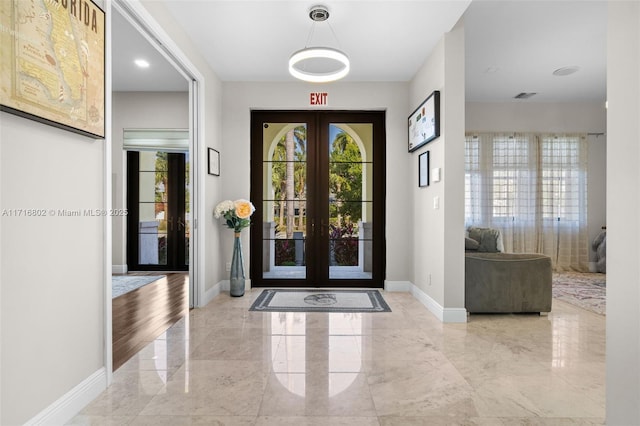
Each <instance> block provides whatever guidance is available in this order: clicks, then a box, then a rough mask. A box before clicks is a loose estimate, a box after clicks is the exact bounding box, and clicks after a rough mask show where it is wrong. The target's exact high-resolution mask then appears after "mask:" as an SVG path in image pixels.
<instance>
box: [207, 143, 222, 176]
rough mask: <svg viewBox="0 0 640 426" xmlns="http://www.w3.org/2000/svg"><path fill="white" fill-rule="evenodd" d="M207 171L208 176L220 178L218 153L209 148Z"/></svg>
mask: <svg viewBox="0 0 640 426" xmlns="http://www.w3.org/2000/svg"><path fill="white" fill-rule="evenodd" d="M208 171H209V174H210V175H213V176H220V153H219V152H218V151H216V150H215V149H213V148H209V158H208Z"/></svg>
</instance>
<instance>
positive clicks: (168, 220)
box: [167, 216, 173, 231]
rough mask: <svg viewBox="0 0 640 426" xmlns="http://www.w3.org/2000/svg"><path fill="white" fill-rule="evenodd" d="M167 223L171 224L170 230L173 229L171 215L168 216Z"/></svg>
mask: <svg viewBox="0 0 640 426" xmlns="http://www.w3.org/2000/svg"><path fill="white" fill-rule="evenodd" d="M167 223H168V224H169V225H170V226H171V229H170V230H171V231H173V216H170V217H169V218H168V219H167Z"/></svg>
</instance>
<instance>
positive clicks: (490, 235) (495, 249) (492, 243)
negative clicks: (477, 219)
mask: <svg viewBox="0 0 640 426" xmlns="http://www.w3.org/2000/svg"><path fill="white" fill-rule="evenodd" d="M469 238H473V239H474V240H476V241H478V242H479V243H480V246H479V247H478V251H481V252H488V253H499V252H503V251H504V245H503V243H502V233H500V231H499V230H497V229H494V228H477V227H471V228H469Z"/></svg>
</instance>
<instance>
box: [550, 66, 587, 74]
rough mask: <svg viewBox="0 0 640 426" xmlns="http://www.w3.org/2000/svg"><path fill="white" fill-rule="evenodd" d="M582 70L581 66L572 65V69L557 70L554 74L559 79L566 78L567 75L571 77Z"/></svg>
mask: <svg viewBox="0 0 640 426" xmlns="http://www.w3.org/2000/svg"><path fill="white" fill-rule="evenodd" d="M579 70H580V67H579V66H576V65H572V66H570V67H562V68H558V69H557V70H555V71H554V72H553V73H552V74H553V75H555V76H558V77H564V76H565V75H571V74H573V73H575V72H578V71H579Z"/></svg>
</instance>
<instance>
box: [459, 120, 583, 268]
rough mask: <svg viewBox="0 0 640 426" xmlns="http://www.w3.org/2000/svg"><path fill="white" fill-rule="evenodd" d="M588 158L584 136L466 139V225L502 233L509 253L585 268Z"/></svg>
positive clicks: (493, 135) (489, 135) (486, 135)
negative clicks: (546, 257) (533, 254)
mask: <svg viewBox="0 0 640 426" xmlns="http://www.w3.org/2000/svg"><path fill="white" fill-rule="evenodd" d="M586 155H587V145H586V137H584V136H580V135H538V134H533V133H521V134H500V133H482V134H470V135H467V137H466V143H465V221H466V225H467V226H471V225H474V226H488V227H494V228H498V229H500V230H501V231H502V234H503V239H504V244H505V250H506V251H511V252H530V251H535V252H539V253H544V254H547V255H549V256H551V257H552V259H553V260H554V262H555V267H556V269H577V270H581V269H585V268H586V265H587V262H588V259H587V256H588V249H587V247H588V246H587V242H586V241H587V238H588V237H587V235H586V211H587V200H586V194H587V185H586V182H587V179H586V174H587V159H586ZM582 241H584V247H581V244H582ZM574 246H575V247H574ZM574 252H576V253H578V252H579V254H578V255H574ZM583 252H584V253H583ZM567 253H568V255H566V256H565V254H567Z"/></svg>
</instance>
